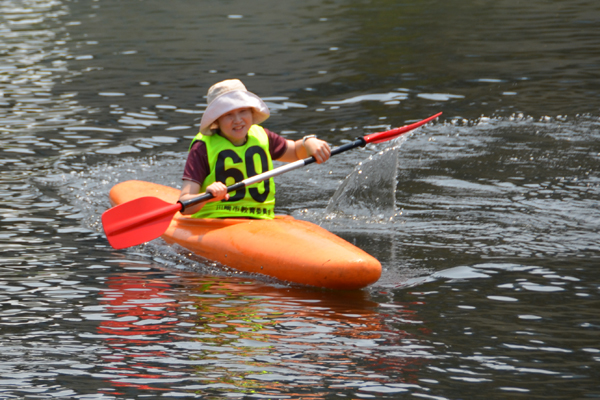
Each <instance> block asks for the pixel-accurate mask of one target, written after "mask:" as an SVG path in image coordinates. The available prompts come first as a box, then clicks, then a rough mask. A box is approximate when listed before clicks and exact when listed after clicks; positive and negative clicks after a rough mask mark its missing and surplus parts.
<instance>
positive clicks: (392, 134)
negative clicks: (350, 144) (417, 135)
mask: <svg viewBox="0 0 600 400" xmlns="http://www.w3.org/2000/svg"><path fill="white" fill-rule="evenodd" d="M440 115H442V113H441V112H440V113H437V114H435V115H432V116H431V117H429V118H425V119H424V120H422V121H419V122H415V123H414V124H410V125H405V126H401V127H400V128H396V129H392V130H391V131H385V132H376V133H372V134H370V135H367V136H363V139H364V140H365V142H367V143H383V142H387V141H388V140H392V139H395V138H397V137H398V136H400V135H402V134H403V133H406V132H409V131H412V130H413V129H416V128H418V127H420V126H422V125H425V124H426V123H428V122H431V121H433V120H434V119H436V118H437V117H439V116H440Z"/></svg>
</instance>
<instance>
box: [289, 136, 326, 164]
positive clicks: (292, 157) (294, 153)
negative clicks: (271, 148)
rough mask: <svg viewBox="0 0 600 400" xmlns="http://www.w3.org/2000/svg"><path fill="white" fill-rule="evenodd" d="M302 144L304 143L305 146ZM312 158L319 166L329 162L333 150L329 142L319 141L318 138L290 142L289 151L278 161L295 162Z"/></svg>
mask: <svg viewBox="0 0 600 400" xmlns="http://www.w3.org/2000/svg"><path fill="white" fill-rule="evenodd" d="M302 142H304V144H303V143H302ZM311 156H312V157H314V158H315V159H316V160H317V163H318V164H321V163H324V162H325V161H327V160H329V157H330V156H331V149H330V148H329V145H328V144H327V142H325V141H323V140H320V139H317V138H316V137H310V138H306V139H305V140H304V139H300V140H296V141H293V140H288V141H287V149H286V150H285V153H284V154H283V156H281V157H280V158H278V161H285V162H293V161H297V160H302V159H304V158H307V157H311Z"/></svg>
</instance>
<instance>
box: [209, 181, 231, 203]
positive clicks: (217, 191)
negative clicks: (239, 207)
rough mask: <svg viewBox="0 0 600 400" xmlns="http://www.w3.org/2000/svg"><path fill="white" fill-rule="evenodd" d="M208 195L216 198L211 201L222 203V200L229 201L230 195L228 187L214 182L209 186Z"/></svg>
mask: <svg viewBox="0 0 600 400" xmlns="http://www.w3.org/2000/svg"><path fill="white" fill-rule="evenodd" d="M206 192H207V193H212V195H213V196H215V198H214V199H212V200H210V201H220V200H229V193H227V186H225V184H223V182H219V181H217V182H214V183H211V184H210V185H208V187H207V188H206Z"/></svg>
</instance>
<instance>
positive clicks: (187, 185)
mask: <svg viewBox="0 0 600 400" xmlns="http://www.w3.org/2000/svg"><path fill="white" fill-rule="evenodd" d="M206 191H207V192H209V193H212V194H213V196H215V197H214V198H212V199H210V200H208V201H221V200H223V199H225V200H228V199H229V193H227V186H225V185H224V184H223V183H222V182H219V181H217V182H214V183H212V184H210V185H208V187H207V188H206ZM199 192H200V185H199V184H197V183H196V182H194V181H188V180H184V181H183V185H182V187H181V194H180V195H179V201H185V200H190V199H193V198H194V197H198V196H199V195H200V194H201V193H199ZM206 203H208V202H205V203H200V204H196V205H195V206H192V207H189V208H186V209H185V210H183V212H182V214H195V213H197V212H198V211H200V210H201V209H202V207H204V204H206Z"/></svg>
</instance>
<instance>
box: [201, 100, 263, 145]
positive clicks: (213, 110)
mask: <svg viewBox="0 0 600 400" xmlns="http://www.w3.org/2000/svg"><path fill="white" fill-rule="evenodd" d="M238 108H252V109H253V112H252V117H253V118H252V123H253V124H260V123H261V122H264V121H265V120H266V119H267V118H269V116H270V115H271V112H270V111H269V107H267V105H266V104H265V102H264V101H262V100H261V99H260V97H258V96H257V95H255V94H254V93H252V92H248V91H241V90H235V91H232V92H227V93H225V94H223V95H221V96H219V97H217V98H216V99H214V100H213V101H212V102H211V103H210V104H209V105H208V107H206V110H205V111H204V114H203V115H202V120H201V121H200V133H202V134H203V135H211V134H212V132H211V131H210V126H211V125H212V124H213V122H215V121H216V120H217V119H219V117H221V116H222V115H223V114H227V113H228V112H230V111H233V110H237V109H238Z"/></svg>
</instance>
